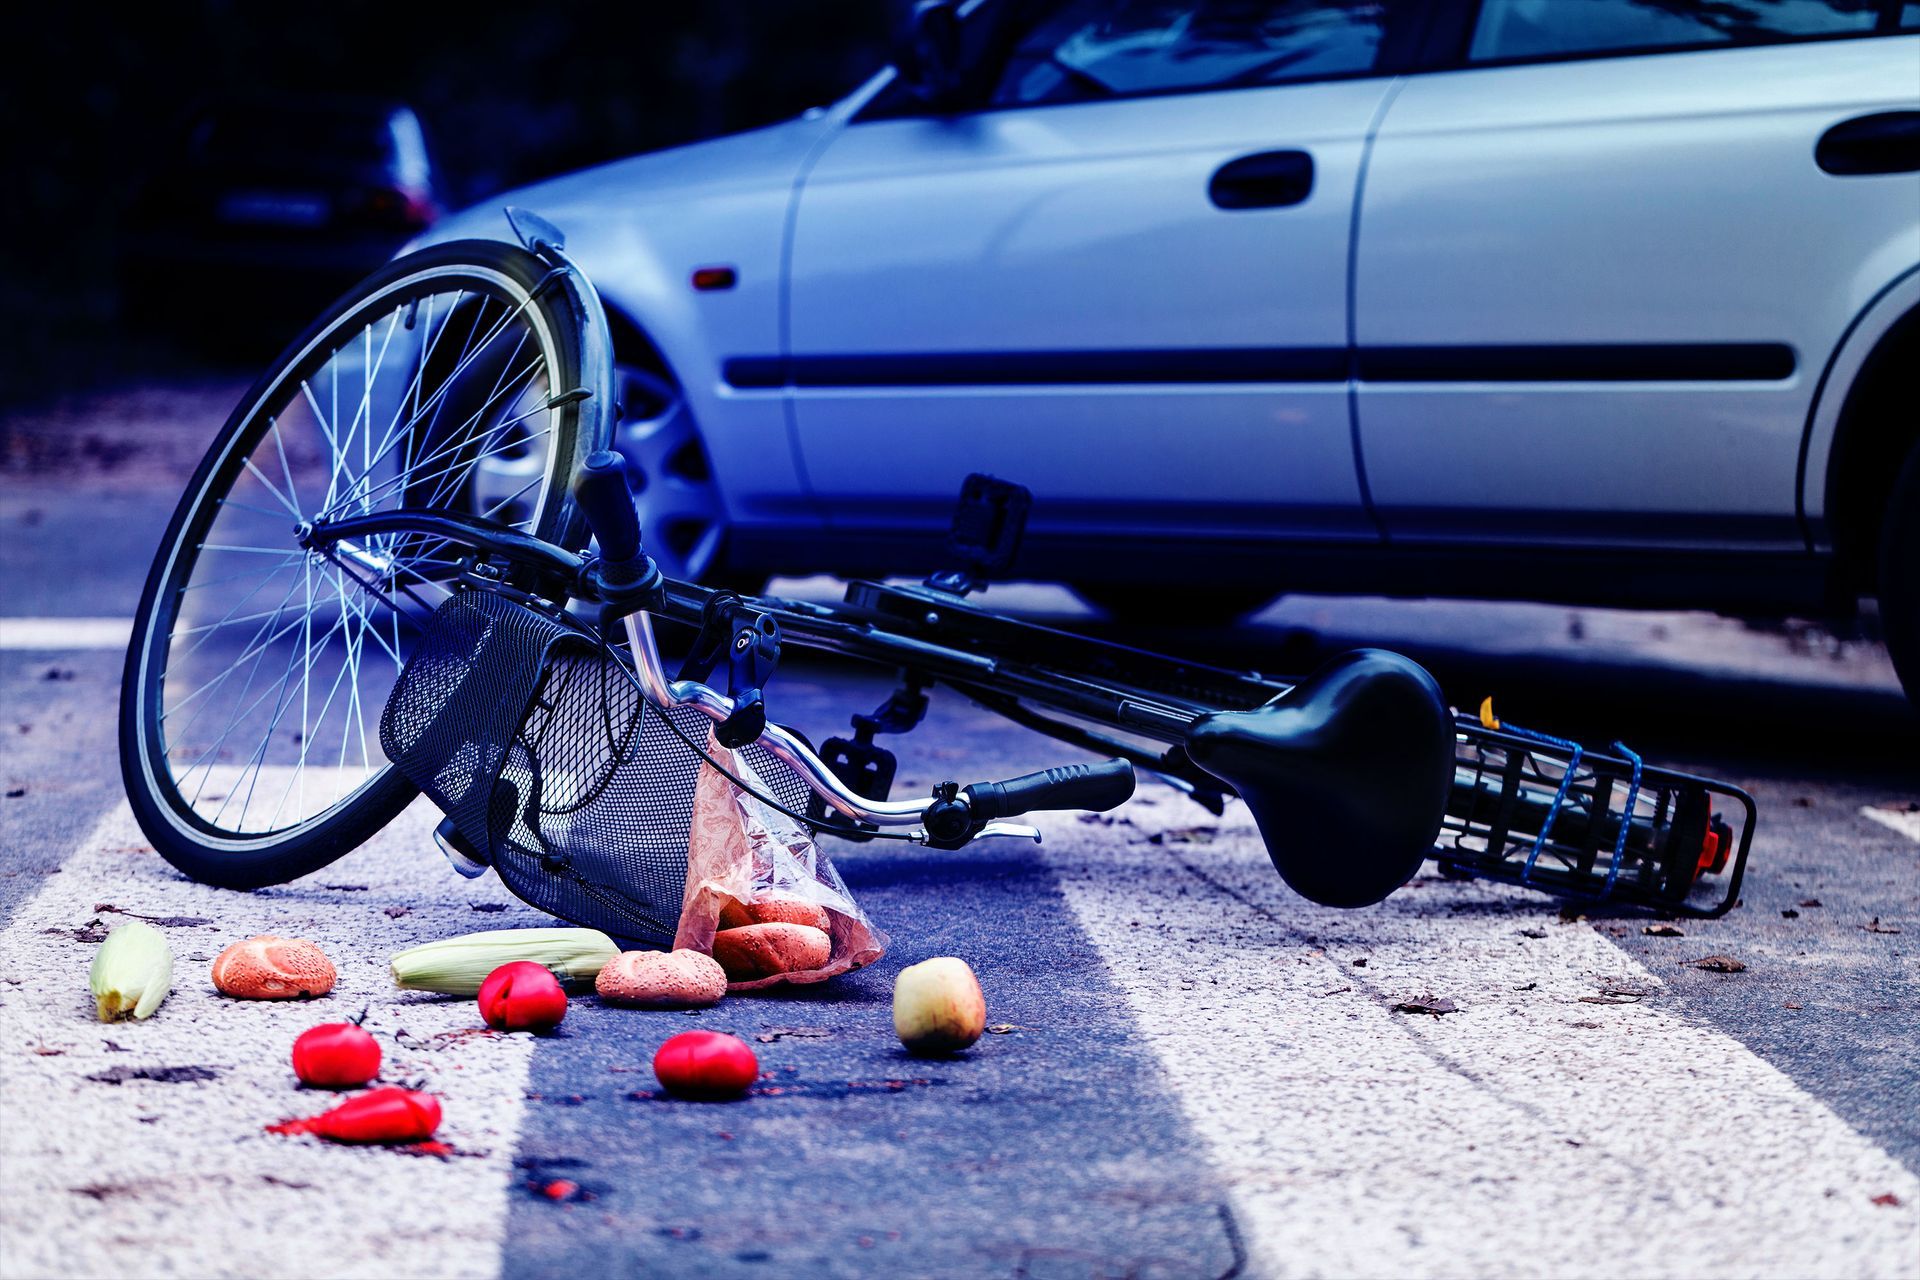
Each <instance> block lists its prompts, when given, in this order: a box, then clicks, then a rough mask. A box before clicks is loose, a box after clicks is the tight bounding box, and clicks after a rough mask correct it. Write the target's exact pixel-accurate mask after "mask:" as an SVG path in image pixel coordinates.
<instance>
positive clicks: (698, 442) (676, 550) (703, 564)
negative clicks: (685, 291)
mask: <svg viewBox="0 0 1920 1280" xmlns="http://www.w3.org/2000/svg"><path fill="white" fill-rule="evenodd" d="M614 385H615V392H616V394H617V395H618V397H619V401H620V413H619V417H618V419H617V421H616V422H615V424H614V430H613V442H614V448H615V449H617V450H619V452H620V455H621V456H622V457H623V458H624V459H625V460H626V464H627V486H628V487H629V488H630V489H632V490H633V505H634V511H635V512H636V514H638V516H639V517H640V538H641V542H642V544H643V545H644V546H645V547H646V549H647V552H648V554H650V555H652V556H653V558H654V560H655V561H656V562H657V563H658V564H659V566H660V571H661V572H662V573H664V574H666V575H667V576H668V577H669V578H674V579H678V580H679V581H682V582H698V583H701V584H703V585H705V586H710V587H724V588H727V589H728V590H732V591H738V592H741V593H742V594H745V595H752V594H755V593H757V592H759V591H761V590H763V589H765V587H766V584H767V576H766V575H765V574H755V573H751V572H746V571H742V570H740V569H738V568H736V567H735V566H733V565H731V564H729V563H728V560H727V506H726V500H725V498H724V496H723V495H722V494H721V492H720V486H719V484H718V482H717V481H716V480H715V478H714V474H713V464H712V462H711V461H710V460H709V458H708V457H707V448H706V441H705V440H704V438H703V437H702V436H701V434H700V427H699V424H698V423H697V422H695V421H694V417H693V408H692V406H690V405H689V404H688V403H687V398H686V394H685V393H684V392H683V391H682V390H681V387H680V384H679V382H678V381H677V380H675V379H674V377H673V376H672V374H671V373H669V372H668V371H667V370H665V369H663V368H659V367H655V366H650V365H642V364H637V363H633V362H631V361H629V360H624V359H621V358H620V357H619V356H618V355H617V354H616V357H615V368H614Z"/></svg>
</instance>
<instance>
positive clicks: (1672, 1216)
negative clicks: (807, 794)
mask: <svg viewBox="0 0 1920 1280" xmlns="http://www.w3.org/2000/svg"><path fill="white" fill-rule="evenodd" d="M1046 826H1047V844H1046V845H1045V846H1043V848H1044V849H1045V850H1046V856H1047V858H1048V860H1049V861H1050V862H1051V863H1052V865H1053V866H1054V868H1055V870H1056V872H1057V874H1058V876H1059V879H1060V883H1061V885H1062V889H1063V891H1064V893H1065V894H1066V897H1067V900H1068V901H1069V903H1071V904H1072V906H1073V909H1074V911H1075V913H1076V915H1077V916H1078V918H1079V921H1080V924H1081V926H1082V927H1083V928H1084V929H1085V931H1086V933H1087V935H1088V937H1089V938H1090V939H1091V940H1092V941H1093V942H1094V943H1095V944H1096V945H1097V946H1098V947H1099V948H1100V950H1101V952H1102V953H1103V954H1104V956H1105V959H1106V961H1107V964H1108V966H1109V968H1110V969H1111V971H1112V973H1113V976H1114V978H1115V979H1116V981H1117V982H1118V983H1119V985H1120V986H1121V988H1122V990H1124V991H1125V993H1126V995H1127V998H1128V1000H1129V1002H1130V1004H1131V1005H1132V1008H1133V1012H1134V1015H1135V1018H1136V1021H1137V1023H1138V1025H1139V1027H1140V1032H1141V1034H1142V1035H1143V1036H1145V1037H1146V1038H1147V1040H1148V1041H1149V1042H1150V1043H1151V1044H1152V1045H1153V1046H1154V1048H1155V1050H1156V1053H1157V1055H1158V1057H1159V1059H1160V1062H1161V1064H1162V1066H1163V1068H1164V1070H1165V1072H1166V1074H1167V1076H1168V1078H1169V1080H1170V1082H1171V1085H1172V1088H1173V1092H1174V1093H1175V1095H1176V1096H1178V1097H1179V1098H1180V1099H1181V1101H1182V1105H1183V1106H1184V1108H1185V1110H1186V1113H1187V1116H1188V1118H1189V1120H1190V1122H1191V1124H1192V1125H1193V1128H1194V1129H1195V1131H1196V1132H1197V1133H1198V1134H1199V1135H1201V1137H1202V1138H1203V1139H1204V1140H1205V1141H1206V1143H1207V1145H1208V1146H1209V1148H1210V1149H1211V1153H1212V1156H1213V1159H1214V1161H1215V1163H1216V1165H1217V1166H1218V1168H1219V1169H1220V1171H1221V1174H1222V1176H1223V1178H1224V1179H1225V1181H1226V1182H1227V1184H1228V1185H1229V1187H1230V1188H1231V1191H1232V1194H1233V1196H1234V1198H1235V1204H1236V1212H1237V1213H1238V1214H1239V1216H1240V1218H1241V1221H1242V1225H1243V1227H1245V1229H1246V1234H1247V1236H1248V1237H1249V1240H1250V1242H1251V1246H1252V1248H1253V1250H1254V1253H1255V1257H1256V1260H1257V1263H1258V1273H1259V1274H1265V1275H1273V1276H1295V1275H1325V1274H1331V1275H1405V1276H1448V1275H1475V1276H1590V1275H1591V1276H1598V1275H1619V1274H1627V1275H1635V1276H1699V1275H1714V1276H1780V1277H1787V1276H1845V1277H1866V1276H1891V1277H1908V1276H1914V1275H1916V1274H1920V1179H1916V1178H1915V1177H1914V1176H1913V1175H1912V1174H1911V1173H1909V1172H1907V1171H1906V1170H1905V1169H1904V1168H1903V1167H1901V1166H1900V1165H1899V1164H1898V1163H1897V1162H1895V1161H1894V1160H1893V1159H1892V1158H1891V1157H1889V1156H1888V1155H1886V1154H1885V1153H1884V1152H1882V1151H1881V1150H1880V1149H1879V1148H1877V1147H1876V1146H1874V1145H1873V1144H1872V1143H1870V1142H1868V1141H1867V1140H1866V1139H1865V1138H1863V1137H1861V1136H1860V1135H1858V1134H1856V1133H1855V1132H1854V1131H1853V1130H1852V1129H1851V1128H1849V1127H1848V1126H1847V1125H1846V1123H1845V1122H1844V1121H1842V1120H1841V1119H1840V1118H1839V1117H1838V1116H1836V1115H1835V1114H1834V1113H1833V1112H1832V1111H1830V1110H1829V1109H1828V1108H1826V1107H1825V1106H1824V1105H1822V1104H1821V1103H1820V1102H1818V1101H1817V1100H1816V1099H1814V1098H1813V1097H1811V1096H1810V1095H1809V1094H1807V1093H1806V1092H1805V1091H1803V1090H1801V1089H1800V1088H1799V1087H1798V1086H1797V1085H1795V1084H1794V1083H1793V1082H1792V1081H1791V1080H1789V1079H1788V1078H1787V1077H1786V1076H1785V1075H1783V1074H1782V1073H1781V1072H1779V1071H1778V1070H1776V1069H1775V1068H1773V1067H1772V1066H1770V1065H1769V1064H1768V1063H1766V1062H1765V1061H1763V1060H1761V1059H1760V1058H1758V1057H1757V1056H1755V1055H1754V1054H1753V1053H1751V1052H1750V1051H1748V1050H1747V1049H1746V1048H1745V1047H1744V1046H1743V1045H1741V1044H1740V1043H1739V1042H1737V1041H1735V1040H1733V1039H1731V1038H1730V1037H1727V1036H1725V1035H1722V1034H1720V1033H1718V1032H1716V1031H1713V1030H1711V1029H1709V1028H1706V1027H1701V1026H1695V1025H1692V1024H1690V1023H1688V1022H1686V1021H1685V1020H1683V1019H1682V1018H1680V1017H1678V1016H1676V1015H1675V1014H1673V1013H1671V1012H1669V1011H1668V1010H1666V1009H1665V1008H1663V1007H1661V1004H1660V1001H1659V994H1660V987H1661V984H1660V981H1659V979H1658V978H1657V977H1656V976H1655V975H1654V974H1653V973H1651V972H1649V971H1648V970H1647V969H1645V968H1643V967H1642V966H1641V965H1640V964H1638V963H1637V962H1635V961H1634V960H1633V959H1632V958H1631V957H1629V956H1628V955H1626V954H1625V953H1624V952H1622V951H1621V950H1620V949H1618V948H1617V947H1615V946H1613V945H1612V944H1611V943H1609V942H1608V941H1607V940H1606V939H1605V938H1603V937H1602V936H1600V935H1599V934H1598V933H1596V932H1595V931H1594V929H1592V928H1591V927H1589V926H1587V925H1585V924H1580V923H1572V924H1567V923H1561V922H1559V920H1558V919H1557V916H1556V912H1555V906H1554V904H1553V903H1551V902H1549V901H1547V900H1545V899H1543V898H1541V897H1539V896H1537V895H1532V894H1527V893H1524V892H1523V891H1520V890H1510V889H1507V888H1505V887H1502V886H1492V885H1482V884H1474V883H1468V884H1461V883H1455V882H1450V881H1443V880H1440V879H1438V878H1435V877H1422V878H1420V879H1417V880H1416V881H1415V882H1414V884H1412V885H1410V886H1409V887H1407V888H1406V889H1403V890H1402V891H1401V892H1400V893H1398V894H1396V895H1395V896H1394V897H1393V898H1392V899H1390V900H1389V901H1388V902H1386V903H1384V904H1382V905H1380V906H1378V907H1374V908H1370V909H1368V910H1364V911H1355V912H1342V911H1335V910H1330V909H1326V908H1318V907H1314V906H1312V905H1311V904H1308V903H1306V902H1304V901H1303V900H1301V899H1300V898H1298V897H1296V896H1294V895H1293V894H1292V893H1291V892H1290V891H1289V890H1287V889H1286V888H1285V886H1284V885H1283V884H1282V883H1281V882H1280V880H1279V877H1278V876H1276V875H1275V874H1274V871H1273V868H1272V865H1271V864H1270V863H1269V862H1268V860H1267V857H1266V854H1265V851H1264V848H1263V847H1262V845H1261V844H1260V842H1259V840H1258V836H1257V833H1256V832H1255V831H1254V830H1253V828H1252V825H1251V823H1250V822H1249V821H1248V820H1247V819H1246V817H1245V815H1244V812H1240V813H1237V814H1236V813H1230V814H1229V816H1228V820H1227V821H1226V822H1225V823H1219V822H1217V821H1216V820H1215V819H1213V818H1212V817H1211V816H1210V815H1208V814H1206V813H1205V812H1204V811H1202V810H1201V809H1199V808H1198V807H1196V806H1193V805H1192V804H1190V803H1189V802H1187V801H1185V800H1184V799H1181V798H1179V797H1177V796H1176V795H1174V794H1173V793H1172V792H1170V791H1167V790H1165V789H1162V788H1152V789H1148V790H1145V791H1143V795H1142V797H1141V798H1140V799H1138V800H1136V801H1135V803H1134V805H1133V806H1132V808H1131V809H1130V811H1129V816H1128V817H1127V818H1124V819H1122V820H1121V822H1120V823H1118V824H1115V825H1112V826H1108V825H1102V824H1097V823H1085V822H1075V821H1072V820H1070V819H1069V820H1066V821H1061V820H1058V819H1054V820H1051V821H1048V822H1047V823H1046ZM1183 829H1191V834H1189V835H1187V836H1185V837H1183V836H1182V834H1181V832H1182V830H1183ZM1151 831H1158V832H1160V833H1161V835H1162V840H1163V843H1162V844H1161V845H1158V846H1156V845H1152V844H1149V843H1147V842H1146V841H1145V840H1144V839H1143V838H1142V837H1144V836H1145V835H1147V834H1148V833H1149V832H1151ZM1123 836H1126V837H1131V838H1130V839H1125V840H1123V839H1121V838H1120V837H1123ZM1698 954H1700V953H1699V952H1698V951H1694V952H1688V951H1686V947H1685V944H1681V945H1680V946H1678V947H1677V948H1676V950H1675V953H1674V955H1675V961H1676V963H1680V962H1683V961H1684V960H1686V959H1690V958H1694V957H1695V956H1697V955H1698ZM1729 980H1737V979H1729ZM1428 996H1431V997H1434V998H1436V999H1443V1000H1448V1001H1451V1002H1452V1003H1453V1005H1454V1006H1455V1007H1456V1008H1457V1012H1453V1013H1447V1014H1444V1015H1440V1016H1435V1015H1431V1014H1421V1013H1407V1012H1396V1011H1395V1010H1394V1008H1393V1006H1394V1005H1395V1004H1396V1003H1398V1002H1402V1001H1412V1000H1418V999H1420V998H1423V997H1428ZM1876 1197H1893V1198H1894V1200H1895V1201H1897V1203H1894V1202H1890V1201H1885V1200H1882V1202H1880V1203H1876Z"/></svg>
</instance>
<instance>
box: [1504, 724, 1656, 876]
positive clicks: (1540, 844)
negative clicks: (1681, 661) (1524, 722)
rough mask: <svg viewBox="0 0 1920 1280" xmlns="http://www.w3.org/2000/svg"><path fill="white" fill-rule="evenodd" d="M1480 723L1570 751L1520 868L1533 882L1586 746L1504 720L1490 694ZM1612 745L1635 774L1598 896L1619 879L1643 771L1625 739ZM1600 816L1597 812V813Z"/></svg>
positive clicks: (1628, 789) (1629, 783) (1638, 756)
mask: <svg viewBox="0 0 1920 1280" xmlns="http://www.w3.org/2000/svg"><path fill="white" fill-rule="evenodd" d="M1480 723H1482V724H1484V725H1486V726H1487V728H1489V729H1497V730H1500V731H1501V732H1504V733H1510V734H1512V735H1514V736H1515V737H1516V738H1527V739H1529V740H1531V741H1534V742H1541V743H1545V744H1546V745H1548V746H1550V747H1559V748H1560V749H1561V750H1563V751H1565V752H1566V753H1567V754H1568V760H1567V767H1566V770H1565V771H1564V772H1563V773H1561V775H1560V786H1559V789H1558V790H1556V791H1555V792H1554V793H1553V807H1552V808H1550V809H1548V810H1547V820H1546V821H1545V822H1543V823H1541V824H1540V833H1539V834H1538V835H1536V836H1534V838H1533V848H1532V849H1531V850H1529V851H1528V853H1527V864H1526V866H1525V867H1523V868H1522V869H1521V871H1520V883H1522V884H1526V885H1531V884H1532V883H1533V865H1534V863H1536V862H1538V861H1539V860H1540V852H1541V850H1543V849H1545V848H1546V846H1547V837H1548V836H1550V835H1551V834H1553V823H1554V820H1555V819H1556V818H1558V817H1559V816H1560V810H1561V808H1562V806H1564V805H1565V804H1566V802H1567V792H1568V791H1569V790H1570V789H1571V788H1572V786H1573V775H1574V774H1575V773H1576V772H1577V771H1578V770H1579V768H1580V758H1581V757H1582V756H1583V755H1584V754H1586V749H1585V748H1584V747H1582V746H1581V745H1580V744H1579V743H1577V742H1574V741H1572V740H1571V739H1568V738H1556V737H1554V736H1553V735H1552V734H1550V733H1541V732H1540V731H1539V730H1538V729H1523V728H1521V727H1520V726H1519V725H1517V724H1513V723H1512V722H1510V721H1508V722H1503V721H1501V720H1500V719H1499V718H1497V717H1496V716H1495V715H1494V714H1493V699H1492V698H1488V699H1486V700H1485V701H1483V702H1482V703H1481V704H1480ZM1613 749H1614V750H1615V751H1617V752H1619V753H1620V754H1621V756H1623V757H1625V758H1626V759H1627V760H1629V761H1631V762H1632V764H1633V777H1632V779H1631V780H1630V781H1629V782H1628V784H1627V803H1626V805H1625V806H1624V807H1623V808H1622V809H1621V812H1620V830H1619V831H1618V832H1617V833H1615V835H1614V838H1613V859H1612V861H1611V862H1609V863H1608V864H1607V883H1606V886H1605V887H1604V888H1602V889H1601V890H1600V892H1599V893H1598V894H1596V895H1594V896H1595V898H1596V899H1605V898H1607V897H1610V896H1611V895H1612V894H1613V886H1614V885H1615V884H1616V883H1617V882H1618V881H1619V879H1620V863H1621V860H1622V859H1624V858H1625V857H1626V852H1627V828H1628V827H1630V826H1631V825H1632V824H1633V806H1634V805H1635V804H1636V803H1637V802H1638V801H1639V799H1640V771H1641V767H1642V764H1643V761H1642V760H1641V758H1640V755H1639V753H1638V752H1636V751H1635V750H1634V749H1633V748H1631V747H1629V746H1628V745H1627V744H1626V743H1624V742H1619V741H1615V742H1614V744H1613ZM1596 820H1597V816H1596Z"/></svg>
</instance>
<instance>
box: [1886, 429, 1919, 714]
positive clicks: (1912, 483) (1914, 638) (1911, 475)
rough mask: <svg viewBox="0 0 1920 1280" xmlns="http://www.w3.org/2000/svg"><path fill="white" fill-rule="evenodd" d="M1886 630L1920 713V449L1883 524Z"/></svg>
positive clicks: (1910, 456)
mask: <svg viewBox="0 0 1920 1280" xmlns="http://www.w3.org/2000/svg"><path fill="white" fill-rule="evenodd" d="M1880 625H1881V627H1882V628H1883V629H1884V630H1885V632H1886V637H1887V652H1888V653H1889V654H1890V655H1891V656H1892V658H1893V669H1894V670H1895V671H1896V672H1898V673H1899V676H1900V685H1901V687H1902V688H1904V689H1905V690H1906V691H1907V700H1908V701H1909V702H1911V703H1912V704H1913V706H1914V708H1915V709H1916V710H1920V444H1916V445H1915V446H1914V447H1913V448H1912V449H1910V450H1908V451H1907V461H1906V465H1905V466H1903V467H1901V468H1900V475H1899V477H1898V478H1897V479H1896V480H1895V481H1894V482H1893V493H1892V494H1891V495H1889V497H1888V499H1887V510H1886V515H1885V516H1884V518H1883V519H1882V521H1881V524H1880Z"/></svg>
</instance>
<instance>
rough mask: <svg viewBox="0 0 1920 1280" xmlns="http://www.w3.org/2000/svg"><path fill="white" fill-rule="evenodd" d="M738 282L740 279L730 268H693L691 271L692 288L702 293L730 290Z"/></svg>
mask: <svg viewBox="0 0 1920 1280" xmlns="http://www.w3.org/2000/svg"><path fill="white" fill-rule="evenodd" d="M739 282H740V277H739V275H738V274H737V273H736V272H735V271H734V269H733V268H732V267H695V268H694V269H693V287H694V288H696V289H698V290H700V291H701V292H702V293H712V292H713V291H714V290H716V289H731V288H733V286H734V285H736V284H738V283H739Z"/></svg>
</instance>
